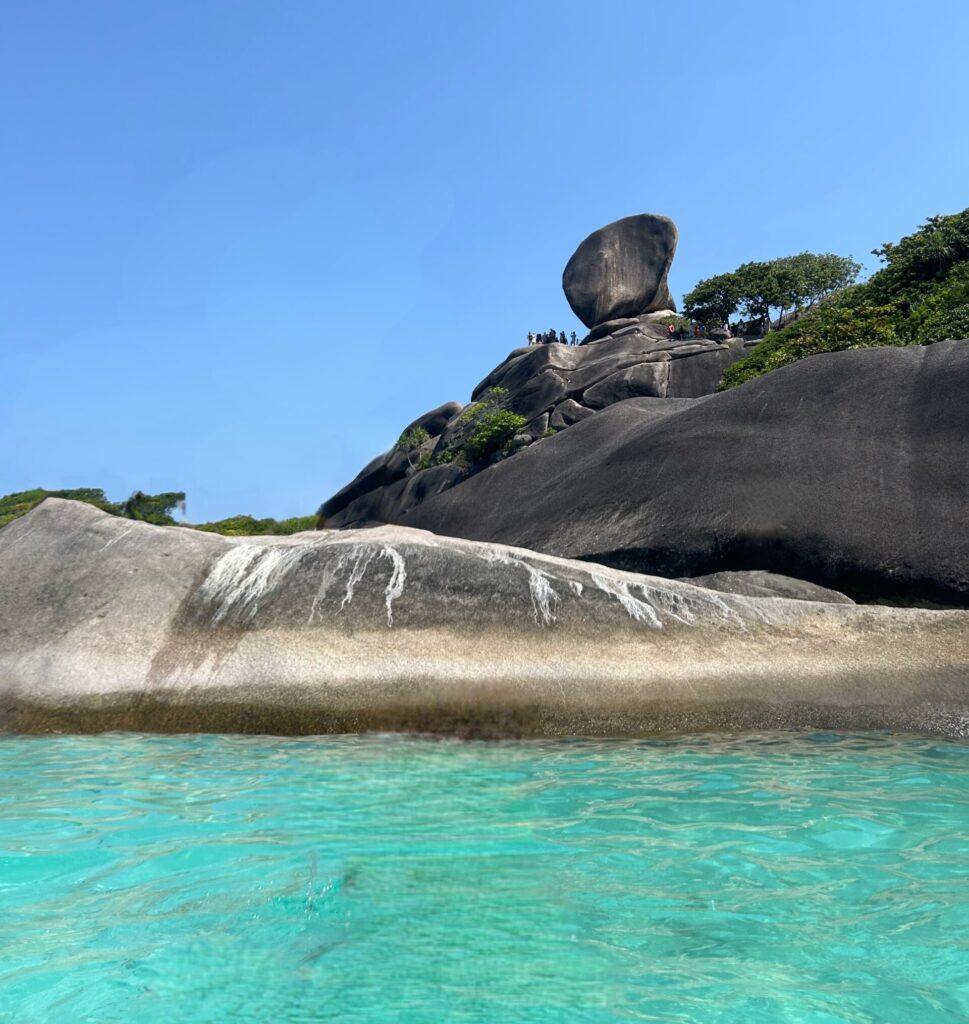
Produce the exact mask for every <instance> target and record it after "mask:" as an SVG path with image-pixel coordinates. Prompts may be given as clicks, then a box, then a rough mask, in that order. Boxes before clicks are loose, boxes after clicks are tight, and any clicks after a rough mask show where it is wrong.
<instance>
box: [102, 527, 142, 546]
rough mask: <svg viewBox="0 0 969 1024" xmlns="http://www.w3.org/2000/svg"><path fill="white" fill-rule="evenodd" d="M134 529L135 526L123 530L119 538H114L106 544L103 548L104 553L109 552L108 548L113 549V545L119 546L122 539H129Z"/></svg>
mask: <svg viewBox="0 0 969 1024" xmlns="http://www.w3.org/2000/svg"><path fill="white" fill-rule="evenodd" d="M133 529H134V527H133V526H129V527H128V529H127V530H122V531H121V533H119V534H118V536H117V537H112V538H111V540H109V541H108V543H107V544H105V545H104V547H103V548H101V550H102V551H107V550H108V548H109V547H111V545H112V544H117V543H118V541H119V540H121V538H122V537H127V536H128V534H129V533H131V531H132V530H133Z"/></svg>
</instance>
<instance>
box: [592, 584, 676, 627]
mask: <svg viewBox="0 0 969 1024" xmlns="http://www.w3.org/2000/svg"><path fill="white" fill-rule="evenodd" d="M591 576H592V581H593V583H595V585H596V586H597V587H598V588H599V589H600V590H601V591H602V592H603V593H604V594H608V595H609V596H610V597H614V598H615V599H616V600H617V601H618V602H619V603H620V604H621V605H622V606H623V608H625V609H626V614H627V615H628V616H629V617H630V618H631V619H633V620H634V621H636V622H644V623H646V625H647V626H652V627H653V628H654V629H662V628H663V623H662V622H661V621H660V617H659V616H658V615H657V614H656V609H655V608H654V607H653V606H652V605H651V604H650V603H649V601H648V600H647V601H641V600H640V599H639V598H638V597H633V595H632V594H630V593H629V584H628V583H627V582H626V580H610V579H608V578H607V577H605V576H602V575H600V574H599V573H595V572H594V573H591ZM640 589H641V590H642V591H643V596H644V597H645V596H646V593H645V591H646V588H645V587H642V588H640Z"/></svg>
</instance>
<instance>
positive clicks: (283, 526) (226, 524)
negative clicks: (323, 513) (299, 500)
mask: <svg viewBox="0 0 969 1024" xmlns="http://www.w3.org/2000/svg"><path fill="white" fill-rule="evenodd" d="M317 524H318V520H317V517H316V516H293V517H292V518H291V519H254V518H253V517H252V516H230V517H229V518H228V519H220V520H218V521H217V522H214V523H199V524H198V525H197V526H192V527H190V528H191V529H193V530H201V531H202V532H203V533H220V534H222V536H223V537H259V536H276V537H286V536H289V535H290V534H293V533H302V532H303V530H315V529H316V528H317Z"/></svg>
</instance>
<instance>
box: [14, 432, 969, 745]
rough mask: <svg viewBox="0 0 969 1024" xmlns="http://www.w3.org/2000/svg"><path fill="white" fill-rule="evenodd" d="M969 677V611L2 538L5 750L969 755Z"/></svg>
mask: <svg viewBox="0 0 969 1024" xmlns="http://www.w3.org/2000/svg"><path fill="white" fill-rule="evenodd" d="M684 415H685V414H684ZM675 418H676V419H679V418H680V416H679V415H677V417H675ZM595 419H596V417H593V419H592V420H590V421H589V423H594V422H595ZM967 659H969V613H966V612H936V611H921V610H906V609H896V608H870V607H869V608H862V607H854V606H851V605H843V604H827V603H811V602H806V601H788V600H782V599H777V598H767V599H764V598H750V597H741V596H736V595H732V594H720V593H715V592H713V591H710V590H704V589H701V588H699V587H696V586H693V585H691V584H689V583H682V582H676V581H671V580H660V579H655V578H650V577H647V576H639V575H635V574H632V573H626V572H621V571H617V570H614V569H609V568H605V567H603V566H599V565H590V564H587V563H583V562H571V561H566V560H563V559H557V558H551V557H548V556H543V555H539V554H536V553H534V552H529V551H524V550H521V549H515V548H508V547H503V546H500V545H493V544H475V543H470V542H467V541H462V540H453V539H447V538H441V537H435V536H433V535H431V534H428V533H424V532H421V531H414V530H409V529H402V528H399V527H381V528H379V529H374V530H363V531H345V532H337V531H321V532H317V533H310V534H299V535H296V536H294V537H278V538H265V537H262V538H226V537H219V536H216V535H213V534H205V533H198V532H195V531H192V530H188V529H179V528H176V527H168V528H165V527H155V526H149V525H147V524H144V523H136V522H131V521H129V520H124V519H118V518H113V517H111V516H108V515H107V514H105V513H102V512H100V511H98V510H97V509H94V508H92V507H90V506H88V505H83V504H78V503H75V502H67V501H61V500H58V499H48V500H47V501H45V502H44V503H42V504H41V505H40V506H38V507H37V508H36V509H34V511H32V512H31V513H30V514H29V515H27V516H25V517H24V518H22V519H19V520H17V521H16V522H14V523H12V524H11V525H9V526H7V527H5V528H4V529H3V530H0V728H3V729H6V730H24V731H50V730H69V731H73V730H98V729H114V728H124V729H139V730H143V729H147V730H156V731H193V730H205V731H239V732H283V733H320V732H328V731H357V730H363V729H417V730H437V731H447V732H457V733H460V734H465V735H562V734H568V735H575V734H607V735H643V734H648V733H652V732H656V731H658V730H662V731H669V730H698V729H707V728H712V729H737V728H745V727H751V728H777V727H787V726H794V727H812V728H835V727H840V728H850V729H863V728H895V729H911V730H918V731H921V732H930V733H939V734H942V735H950V736H963V735H966V733H967V729H969V725H967V723H969V675H967V671H966V668H967Z"/></svg>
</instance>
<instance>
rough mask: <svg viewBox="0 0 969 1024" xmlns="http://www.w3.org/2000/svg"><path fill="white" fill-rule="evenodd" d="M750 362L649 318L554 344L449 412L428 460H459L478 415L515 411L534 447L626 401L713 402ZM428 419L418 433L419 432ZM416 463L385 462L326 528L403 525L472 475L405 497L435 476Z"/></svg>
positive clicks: (327, 511)
mask: <svg viewBox="0 0 969 1024" xmlns="http://www.w3.org/2000/svg"><path fill="white" fill-rule="evenodd" d="M743 355H744V351H743V346H742V345H739V344H738V345H733V346H727V345H718V344H717V343H716V342H713V341H708V340H702V339H701V340H700V341H695V340H694V339H689V340H687V341H680V342H678V341H675V340H671V339H670V338H669V337H668V335H667V333H666V329H665V327H663V326H662V325H660V324H657V323H655V322H651V321H650V320H649V319H648V318H646V319H643V318H640V319H634V320H631V321H629V322H628V324H626V326H624V327H622V328H621V329H620V331H619V333H614V334H611V335H608V336H605V337H603V338H601V339H600V340H599V341H596V342H591V343H586V344H583V345H581V346H578V347H569V346H567V345H557V344H556V345H533V346H528V347H525V348H520V349H515V350H514V351H513V352H511V353H510V354H509V356H508V357H507V358H506V359H505V360H504V362H502V363H501V364H500V365H499V366H497V367H495V369H494V370H492V371H491V373H489V374H488V376H487V377H485V379H484V380H482V381H481V382H480V383H479V384H478V385H477V387H476V388H475V389H474V391H473V392H472V394H471V400H472V405H471V406H470V407H469V406H466V407H461V406H460V405H458V404H457V403H450V404H449V405H448V406H442V407H441V408H442V410H445V409H446V410H448V411H450V413H451V415H450V418H448V419H447V420H446V422H443V423H442V422H440V420H441V419H442V418H443V417H440V416H438V418H437V419H436V420H435V421H434V426H435V429H436V430H437V434H436V435H435V434H432V437H436V440H435V441H434V443H433V444H432V445H431V446H430V448H433V452H431V451H430V448H429V449H428V451H429V453H430V454H432V458H433V460H440V458H441V457H442V456H444V455H445V454H446V453H452V454H453V453H454V452H456V451H458V450H459V449H460V448H461V446H462V445H463V444H464V443H465V442H466V441H467V439H468V437H469V436H470V435H471V433H472V432H473V431H474V430H475V427H476V424H477V420H476V418H475V416H474V415H473V413H474V407H475V406H476V405H478V406H481V405H483V404H484V403H487V404H488V405H489V407H491V408H494V409H498V408H501V409H510V410H511V411H512V412H515V413H518V414H519V415H521V416H524V418H525V420H526V426H525V427H524V428H523V436H525V437H529V438H531V439H532V440H533V441H534V440H537V439H539V438H542V437H543V435H544V434H545V433H546V431H547V430H548V429H549V428H550V427H551V429H553V430H555V431H559V432H561V431H563V430H566V429H568V428H570V427H572V426H573V425H574V424H576V423H578V422H579V421H580V420H583V419H587V418H588V417H589V416H590V415H592V414H593V413H595V412H596V411H597V410H601V409H604V408H606V407H608V406H609V405H612V404H614V403H615V402H619V401H623V400H625V399H627V398H633V397H643V396H645V397H652V398H697V397H702V396H704V395H709V394H712V393H713V392H714V391H715V390H716V387H717V384H718V383H719V382H720V378H721V377H722V375H723V371H724V370H725V369H726V368H727V367H728V366H729V365H730V364H731V363H733V362H735V361H736V360H737V359H741V358H743ZM496 395H497V396H499V397H495V396H496ZM435 412H440V411H439V410H435ZM431 415H432V414H430V413H429V414H427V416H431ZM425 419H426V417H422V418H421V419H420V420H416V421H415V422H414V424H411V426H420V425H422V422H423V421H424V420H425ZM408 429H410V428H408ZM429 432H430V431H429ZM516 457H517V456H516ZM418 462H419V458H417V457H414V456H413V455H407V456H405V455H403V454H402V453H400V452H397V453H395V452H388V453H386V454H385V455H382V456H379V457H378V458H377V459H376V460H375V461H374V462H372V463H370V465H368V466H367V467H366V468H365V469H364V470H363V472H361V473H360V475H359V476H358V477H357V478H356V479H355V480H353V481H352V482H351V483H350V484H348V485H347V486H346V487H344V488H343V489H342V490H340V491H339V492H337V493H336V494H335V495H333V497H332V498H330V499H329V500H328V501H327V502H326V503H325V504H324V505H323V506H322V508H321V510H320V511H321V514H322V515H323V516H324V517H325V519H326V523H327V525H329V526H333V527H341V526H348V525H359V524H361V523H369V522H374V521H383V522H393V521H396V520H397V519H398V518H399V517H400V516H401V515H403V514H404V512H405V511H407V510H408V509H411V508H414V507H415V506H416V505H417V504H419V503H420V502H421V501H423V500H425V499H426V498H427V497H429V496H430V495H431V493H435V494H436V493H438V492H439V491H440V490H443V489H446V488H448V487H451V486H453V485H454V484H456V483H458V482H460V481H461V480H462V479H464V477H465V476H467V475H468V474H467V467H466V468H465V470H464V471H461V472H458V471H457V469H456V468H452V469H451V470H450V472H449V473H447V474H438V475H436V476H435V477H434V478H433V479H434V481H435V483H441V484H442V486H441V487H437V488H436V489H434V488H431V487H430V486H427V487H423V488H417V487H413V488H411V487H406V486H405V481H407V480H409V479H410V478H411V477H412V476H415V474H416V478H419V477H421V476H423V475H424V474H425V473H429V472H431V470H430V469H426V470H423V471H418V470H417V464H418Z"/></svg>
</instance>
